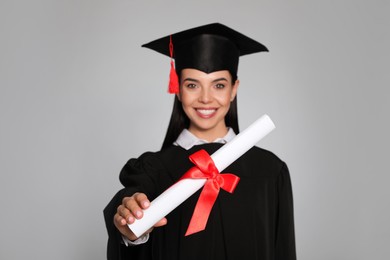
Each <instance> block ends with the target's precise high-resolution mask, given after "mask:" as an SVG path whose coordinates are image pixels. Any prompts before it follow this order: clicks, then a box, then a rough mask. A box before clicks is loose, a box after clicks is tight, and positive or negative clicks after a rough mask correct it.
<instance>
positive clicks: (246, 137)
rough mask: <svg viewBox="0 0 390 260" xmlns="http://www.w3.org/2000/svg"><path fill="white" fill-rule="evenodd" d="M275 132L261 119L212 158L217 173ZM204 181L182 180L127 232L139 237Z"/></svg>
mask: <svg viewBox="0 0 390 260" xmlns="http://www.w3.org/2000/svg"><path fill="white" fill-rule="evenodd" d="M274 129H275V125H274V123H273V122H272V120H271V119H270V118H269V116H267V115H263V116H261V117H260V118H259V119H257V120H256V121H255V122H254V123H252V124H251V125H250V126H249V127H248V128H247V129H245V130H244V131H243V132H241V133H239V134H238V135H237V136H236V137H235V138H234V139H233V140H231V141H230V142H228V143H226V144H225V145H224V146H222V147H221V148H220V149H218V150H217V151H216V152H215V153H213V154H212V155H211V158H212V159H213V161H214V164H215V166H216V167H217V169H218V171H219V172H222V171H223V170H224V169H225V168H226V167H228V166H229V165H230V164H232V163H233V162H234V161H235V160H237V159H238V158H239V157H241V156H242V155H243V154H244V153H246V152H247V151H248V150H249V149H250V148H252V147H253V146H254V145H256V143H257V142H258V141H260V140H261V139H262V138H263V137H264V136H266V135H267V134H269V133H270V132H271V131H272V130H274ZM206 181H207V179H183V180H180V181H178V182H176V183H175V184H173V185H172V186H171V187H169V188H168V189H167V190H166V191H164V192H163V193H161V195H160V196H158V197H157V198H155V199H154V200H153V201H152V202H151V203H150V206H149V208H148V209H146V210H144V212H143V213H144V214H143V217H142V218H141V219H137V220H136V221H135V222H134V223H133V224H129V225H128V226H129V228H130V229H131V231H133V233H134V234H135V235H136V236H137V237H139V236H141V235H142V234H143V233H145V232H146V231H147V230H148V229H149V228H151V227H152V226H153V225H154V224H156V223H157V222H158V221H159V220H160V219H162V218H163V217H165V216H166V215H168V214H169V213H170V212H171V211H172V210H174V209H175V208H176V207H177V206H179V205H180V204H181V203H183V202H184V201H185V200H186V199H188V198H189V197H190V196H191V195H192V194H194V193H195V192H196V191H198V190H199V189H200V188H202V187H203V185H204V184H205V183H206Z"/></svg>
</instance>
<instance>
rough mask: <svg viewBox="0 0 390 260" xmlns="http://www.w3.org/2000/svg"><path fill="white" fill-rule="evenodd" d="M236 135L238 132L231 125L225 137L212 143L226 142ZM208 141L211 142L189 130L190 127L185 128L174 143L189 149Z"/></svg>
mask: <svg viewBox="0 0 390 260" xmlns="http://www.w3.org/2000/svg"><path fill="white" fill-rule="evenodd" d="M235 136H236V134H235V133H234V131H233V129H232V128H230V127H229V128H228V132H227V134H226V135H225V136H224V137H222V138H217V139H215V140H214V141H213V142H212V143H221V144H226V143H227V142H229V141H231V140H232V139H233V138H234V137H235ZM207 143H209V142H208V141H206V140H203V139H199V138H198V137H196V136H195V135H194V134H192V133H191V132H190V131H188V129H184V130H183V131H182V132H181V133H180V135H179V136H178V137H177V139H176V141H175V142H174V143H173V144H174V145H177V146H180V147H182V148H184V149H186V150H189V149H191V148H192V147H193V146H194V145H199V144H207Z"/></svg>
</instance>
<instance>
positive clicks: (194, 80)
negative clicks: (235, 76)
mask: <svg viewBox="0 0 390 260" xmlns="http://www.w3.org/2000/svg"><path fill="white" fill-rule="evenodd" d="M184 81H192V82H197V83H198V82H199V80H197V79H193V78H185V79H184V80H183V82H184ZM218 81H228V80H227V79H226V78H224V77H222V78H217V79H214V80H213V81H212V82H213V83H215V82H218Z"/></svg>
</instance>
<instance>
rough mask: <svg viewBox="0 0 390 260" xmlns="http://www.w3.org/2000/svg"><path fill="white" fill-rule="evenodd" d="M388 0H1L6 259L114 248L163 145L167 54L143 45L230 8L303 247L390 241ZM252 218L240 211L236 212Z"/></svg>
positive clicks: (321, 251)
mask: <svg viewBox="0 0 390 260" xmlns="http://www.w3.org/2000/svg"><path fill="white" fill-rule="evenodd" d="M389 13H390V2H389V1H386V0H383V1H379V0H378V1H368V0H367V1H363V0H360V1H356V0H349V1H347V0H345V1H325V0H324V1H310V0H296V1H245V0H242V1H236V0H235V1H222V0H220V1H212V0H207V1H206V0H197V1H173V0H164V1H141V0H138V1H133V0H110V1H109V0H106V1H103V0H89V1H88V0H73V1H72V0H69V1H59V0H58V1H54V0H52V1H50V0H46V1H45V0H36V1H28V0H24V1H22V0H1V1H0V87H1V91H0V124H1V128H0V206H1V208H0V209H1V214H0V259H7V260H13V259H56V260H62V259H64V260H70V259H71V260H81V259H105V250H106V240H107V233H106V230H105V225H104V221H103V214H102V210H103V208H104V207H105V205H106V204H107V203H108V202H109V200H110V199H111V197H112V196H113V195H114V193H115V192H116V191H117V190H118V189H120V188H121V186H120V183H119V180H118V174H119V171H120V169H121V168H122V166H123V165H124V163H125V162H126V161H127V160H128V159H129V158H131V157H137V156H139V155H140V154H141V153H143V152H144V151H148V150H151V151H155V150H158V149H159V148H160V147H161V144H162V140H163V137H164V135H165V131H166V127H167V123H168V120H169V116H170V112H171V107H172V103H173V97H172V96H170V95H168V94H167V93H166V89H167V82H168V73H169V59H168V58H166V57H163V56H162V55H159V54H157V53H156V52H153V51H150V50H147V49H145V48H141V47H140V46H141V45H142V44H143V43H146V42H149V41H151V40H154V39H156V38H159V37H162V36H165V35H168V34H170V33H174V32H178V31H181V30H185V29H188V28H191V27H195V26H199V25H203V24H207V23H211V22H221V23H224V24H226V25H228V26H229V27H232V28H234V29H236V30H238V31H240V32H242V33H244V34H246V35H248V36H250V37H251V38H253V39H256V40H258V41H260V42H262V43H263V44H265V45H266V46H267V47H268V48H269V49H270V52H269V53H259V54H254V55H250V56H244V57H242V59H241V61H240V68H239V78H240V80H241V85H240V89H239V93H238V102H239V115H240V127H241V129H244V128H245V127H246V126H248V125H249V124H250V123H251V122H253V121H254V120H255V119H257V118H258V117H259V116H261V115H263V114H268V115H269V116H270V117H271V118H272V119H273V121H274V122H275V124H276V126H277V129H276V130H275V131H274V132H272V133H271V134H270V135H269V136H267V137H266V138H265V139H264V140H262V141H261V142H260V143H259V144H258V145H259V146H261V147H264V148H266V149H269V150H271V151H273V152H274V153H276V154H277V155H278V156H279V157H280V158H282V159H283V160H284V161H286V163H287V164H288V166H289V168H290V171H291V177H292V182H293V191H294V202H295V223H296V242H297V253H298V258H299V259H301V260H313V259H316V260H322V259H324V260H328V259H356V260H357V259H359V260H363V259H386V258H387V257H388V256H389V255H390V249H389V248H390V247H389V243H390V227H389V219H390V209H389V198H390V191H389V190H390V189H389V181H390V178H389V174H390V172H389V168H388V160H389V152H388V147H389V144H390V142H389V140H390V138H389V132H390V122H389V111H390V105H389V103H390V102H389V101H390V94H389V92H390V91H389V89H388V88H389V86H390V84H389V83H390V78H389V75H390V73H389V72H390V71H389V67H390V66H389V65H390V64H389V60H390V51H389V46H390V30H389V27H390V16H389ZM237 221H239V219H238V220H237Z"/></svg>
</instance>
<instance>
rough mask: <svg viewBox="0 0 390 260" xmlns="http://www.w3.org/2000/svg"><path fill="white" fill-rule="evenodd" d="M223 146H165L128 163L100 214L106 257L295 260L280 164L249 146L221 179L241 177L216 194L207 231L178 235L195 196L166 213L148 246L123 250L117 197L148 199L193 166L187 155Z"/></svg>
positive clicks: (285, 176)
mask: <svg viewBox="0 0 390 260" xmlns="http://www.w3.org/2000/svg"><path fill="white" fill-rule="evenodd" d="M220 147H221V144H216V143H211V144H204V145H197V146H194V147H193V148H191V149H190V150H188V151H187V150H185V149H183V148H181V147H179V146H171V147H169V148H167V149H164V150H162V151H160V152H156V153H152V152H147V153H144V154H143V155H142V156H141V157H139V158H138V159H130V160H129V161H128V162H127V164H126V165H125V166H124V167H123V169H122V171H121V173H120V181H121V183H122V184H123V185H124V187H125V188H124V189H122V190H120V191H119V192H118V193H117V194H116V195H115V196H114V198H113V199H112V200H111V202H110V203H109V204H108V205H107V207H106V208H105V209H104V215H105V221H106V227H107V230H108V235H109V239H108V248H107V258H108V259H109V260H118V259H164V260H176V259H183V260H191V259H197V260H198V259H199V260H208V259H229V260H236V259H245V260H252V259H253V260H254V259H258V260H293V259H296V253H295V238H294V219H293V198H292V189H291V182H290V176H289V172H288V168H287V166H286V164H285V163H284V162H283V161H281V160H280V159H279V158H278V157H277V156H275V155H274V154H273V153H271V152H269V151H266V150H264V149H261V148H258V147H253V148H252V149H250V150H249V151H248V152H247V153H245V154H244V155H243V156H242V157H241V158H239V159H238V160H237V161H235V162H234V163H233V164H232V165H230V166H229V167H228V168H227V169H225V170H224V171H223V172H222V173H233V174H235V175H237V176H239V177H240V182H239V183H238V185H237V187H236V189H235V191H234V193H233V194H230V193H228V192H226V191H224V190H222V189H221V190H220V193H219V195H218V198H217V200H216V202H215V204H214V206H213V209H212V211H211V213H210V217H209V219H208V222H207V226H206V229H205V230H204V231H201V232H198V233H195V234H193V235H190V236H187V237H186V236H184V234H185V232H186V230H187V227H188V224H189V221H190V219H191V216H192V213H193V210H194V208H195V204H196V202H197V199H198V197H199V194H200V191H198V192H196V193H195V194H194V195H192V196H191V197H190V198H189V199H187V200H186V201H185V202H184V203H183V204H181V205H180V206H179V207H177V208H176V209H175V210H173V211H172V212H171V213H170V214H168V216H167V219H168V224H167V225H166V226H164V227H160V228H155V229H154V230H153V232H152V233H151V234H150V238H149V241H148V242H147V243H145V244H142V245H138V246H129V247H126V246H125V245H124V244H123V243H122V242H121V235H120V233H119V232H118V231H117V229H116V228H115V226H114V224H113V216H114V215H115V212H116V208H117V207H118V206H119V205H120V204H121V201H122V198H123V197H125V196H130V195H132V194H133V193H134V192H144V193H145V194H146V195H147V196H148V197H149V198H150V200H153V199H154V198H155V197H157V196H158V195H159V194H161V193H162V192H163V191H164V190H165V189H167V188H168V187H169V186H171V185H172V184H173V183H175V182H176V181H177V180H178V179H179V178H180V177H181V176H182V175H183V174H184V173H185V172H186V171H187V170H188V169H189V168H191V167H192V166H193V164H192V163H191V162H190V161H189V159H188V156H189V155H191V154H192V153H194V152H196V151H198V150H200V149H205V150H206V151H207V152H208V153H209V154H212V153H213V152H214V151H216V150H217V149H218V148H220Z"/></svg>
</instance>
